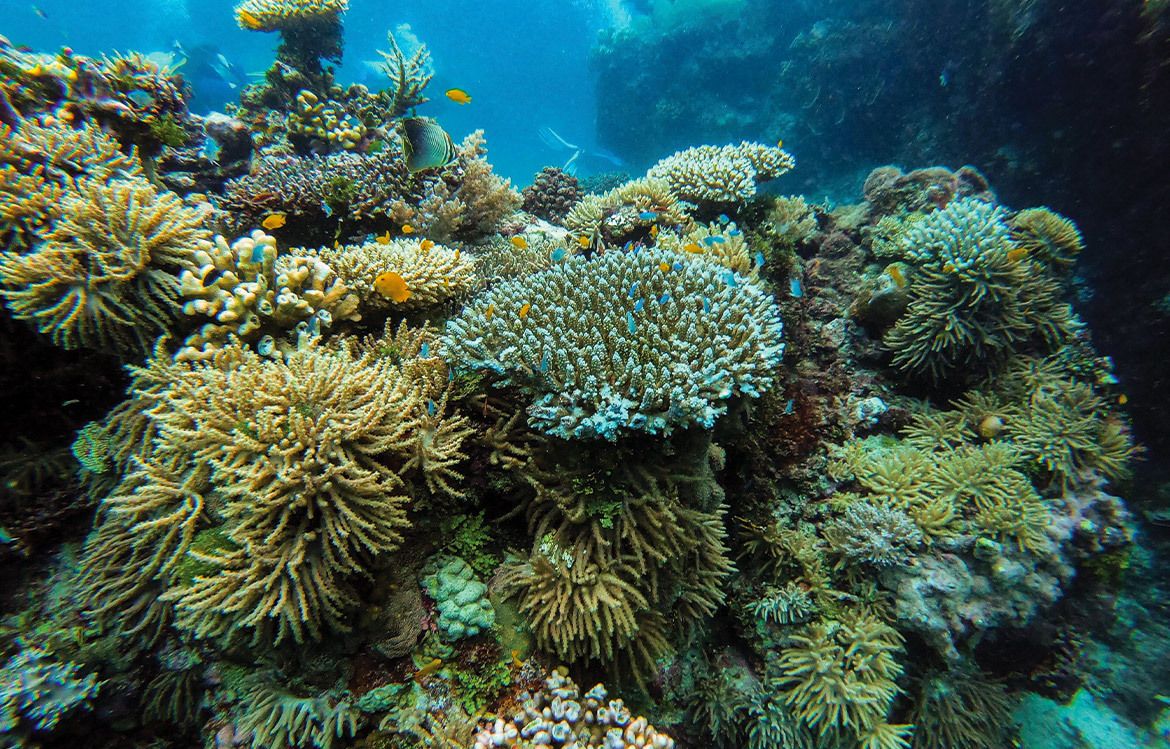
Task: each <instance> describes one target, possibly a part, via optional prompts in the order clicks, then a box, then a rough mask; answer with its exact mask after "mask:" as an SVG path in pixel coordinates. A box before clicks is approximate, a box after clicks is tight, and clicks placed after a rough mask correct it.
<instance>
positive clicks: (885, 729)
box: [778, 614, 909, 749]
mask: <svg viewBox="0 0 1170 749" xmlns="http://www.w3.org/2000/svg"><path fill="white" fill-rule="evenodd" d="M901 649H902V638H901V636H900V635H899V634H898V632H897V631H896V630H895V629H894V628H893V627H891V626H889V625H888V624H885V623H884V622H882V621H881V620H879V619H877V618H876V617H874V616H871V615H865V614H853V615H849V616H846V617H844V618H842V619H833V620H828V621H823V622H817V623H815V624H810V625H808V626H807V627H805V629H804V630H803V632H802V633H801V634H797V635H793V636H792V643H791V644H790V645H789V647H788V648H786V649H785V650H784V651H783V652H782V653H781V655H780V659H779V662H778V666H779V671H780V674H781V675H780V677H779V679H778V684H779V686H781V688H783V689H784V692H785V697H784V699H785V702H786V703H787V704H788V705H790V706H791V707H792V708H793V709H794V710H795V711H796V713H797V714H798V715H799V716H800V718H801V720H803V721H804V723H805V724H807V725H808V727H809V728H811V729H813V730H815V731H817V732H819V733H820V735H821V736H822V737H832V736H840V735H841V734H845V735H852V736H853V737H854V738H855V739H856V740H857V741H858V742H860V743H861V744H862V745H863V746H866V747H875V748H876V747H883V748H886V747H888V748H890V749H892V748H893V747H908V746H909V742H907V741H906V740H905V736H906V735H907V734H908V732H909V731H908V729H909V726H889V725H888V724H887V723H886V720H887V716H888V714H889V711H890V707H891V706H892V705H893V702H894V699H895V698H896V697H897V696H898V694H899V693H900V692H901V690H900V689H899V688H898V685H897V683H896V682H897V679H898V677H899V676H900V675H901V674H902V666H901V664H899V663H898V661H897V659H896V657H895V655H896V654H897V653H899V652H900V651H901ZM891 729H892V730H891ZM889 734H892V735H889ZM883 736H885V738H884V739H882V737H883ZM868 737H874V739H882V740H879V741H873V742H872V743H867V739H868Z"/></svg>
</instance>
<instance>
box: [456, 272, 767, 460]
mask: <svg viewBox="0 0 1170 749" xmlns="http://www.w3.org/2000/svg"><path fill="white" fill-rule="evenodd" d="M781 327H782V326H781V323H780V319H779V316H778V314H777V313H776V310H775V307H774V306H773V305H772V303H771V297H770V295H768V294H766V293H765V292H763V291H762V290H761V289H759V288H758V287H756V286H755V285H753V284H752V282H751V281H750V280H749V279H747V278H744V277H742V276H739V275H738V274H736V273H735V272H734V271H731V270H728V269H726V268H724V267H723V266H721V265H718V264H716V263H714V262H711V261H707V260H702V259H692V260H685V261H684V260H681V259H680V258H679V256H678V255H677V254H676V253H673V252H665V251H661V250H643V251H641V252H637V253H635V252H617V251H614V252H607V253H605V254H604V255H602V256H600V257H597V258H595V259H592V260H589V259H585V258H581V257H572V258H569V259H566V260H565V261H564V262H562V263H560V264H558V265H556V266H555V267H553V268H551V269H549V270H547V271H543V272H541V273H537V274H534V275H531V276H528V277H526V278H522V279H518V280H516V281H510V282H506V283H503V284H500V285H498V286H496V287H495V288H493V289H491V290H489V291H488V292H486V293H484V294H482V295H480V296H478V297H476V298H475V299H474V300H473V301H472V302H471V303H470V304H468V305H467V307H466V308H465V309H464V311H463V312H462V313H461V314H460V315H459V316H458V317H456V318H455V319H454V320H452V321H450V322H449V323H448V327H447V332H446V336H445V339H444V340H445V342H446V346H447V347H448V349H449V350H450V352H451V356H452V358H453V359H454V360H455V361H456V362H457V363H458V365H459V366H462V367H466V368H468V369H472V370H478V371H484V372H487V373H489V374H490V375H491V376H492V377H493V378H495V379H496V380H497V381H498V382H499V383H501V384H504V385H513V386H516V387H518V388H520V389H521V390H522V391H524V392H525V393H527V394H528V395H529V396H530V397H531V399H532V402H531V405H530V406H529V408H528V415H529V420H530V423H531V424H532V425H533V426H535V427H537V428H539V429H541V430H543V431H545V432H547V433H548V434H552V435H556V436H561V437H566V438H576V439H582V438H584V439H590V438H602V439H610V440H612V439H615V438H616V437H617V435H618V434H619V433H622V432H625V431H629V430H635V431H645V432H649V433H651V434H668V433H670V432H671V431H672V430H674V429H676V428H679V427H685V426H687V425H690V424H698V425H700V426H704V427H709V426H711V425H712V424H713V423H714V422H715V419H716V418H717V417H718V416H719V415H720V414H722V413H723V412H724V410H725V409H726V400H727V399H728V398H731V397H732V396H736V395H746V396H749V397H755V396H758V395H759V394H760V393H761V392H763V391H764V390H766V389H767V388H768V387H769V386H770V385H771V384H772V382H773V377H774V376H773V370H774V369H775V368H776V367H777V366H778V365H779V363H780V359H781V357H782V355H783V350H784V348H783V344H782V343H781V341H780V333H781Z"/></svg>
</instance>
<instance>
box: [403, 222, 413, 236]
mask: <svg viewBox="0 0 1170 749" xmlns="http://www.w3.org/2000/svg"><path fill="white" fill-rule="evenodd" d="M402 233H403V234H414V227H413V226H411V225H410V224H403V225H402Z"/></svg>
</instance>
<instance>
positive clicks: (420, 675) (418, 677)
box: [413, 658, 443, 684]
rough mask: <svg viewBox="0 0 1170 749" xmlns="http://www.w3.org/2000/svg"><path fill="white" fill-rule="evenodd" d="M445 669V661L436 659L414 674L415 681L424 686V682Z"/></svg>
mask: <svg viewBox="0 0 1170 749" xmlns="http://www.w3.org/2000/svg"><path fill="white" fill-rule="evenodd" d="M442 667H443V661H442V659H439V658H434V659H432V660H431V662H430V663H428V664H427V665H425V666H423V667H422V668H420V669H419V670H418V671H415V672H414V677H413V678H414V681H415V683H416V684H422V680H423V679H425V678H427V677H428V676H430V675H431V674H433V673H435V672H436V671H438V670H439V669H440V668H442Z"/></svg>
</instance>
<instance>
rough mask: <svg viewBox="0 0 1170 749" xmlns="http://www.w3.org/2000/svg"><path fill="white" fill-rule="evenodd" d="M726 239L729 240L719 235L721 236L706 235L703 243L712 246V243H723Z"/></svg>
mask: <svg viewBox="0 0 1170 749" xmlns="http://www.w3.org/2000/svg"><path fill="white" fill-rule="evenodd" d="M726 241H727V240H726V239H724V238H723V237H719V236H714V237H704V239H703V244H705V245H707V246H708V247H710V246H711V245H713V244H723V243H725V242H726Z"/></svg>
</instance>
